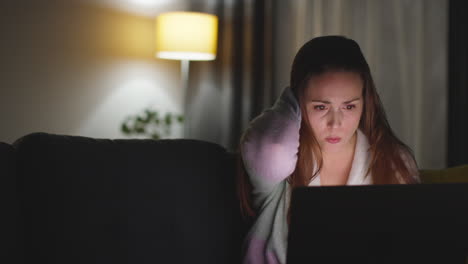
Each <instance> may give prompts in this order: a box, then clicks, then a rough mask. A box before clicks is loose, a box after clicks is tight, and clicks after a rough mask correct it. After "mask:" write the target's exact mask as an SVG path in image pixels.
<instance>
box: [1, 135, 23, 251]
mask: <svg viewBox="0 0 468 264" xmlns="http://www.w3.org/2000/svg"><path fill="white" fill-rule="evenodd" d="M15 163H16V154H15V149H14V148H13V147H12V146H11V145H9V144H6V143H2V142H0V208H1V217H0V219H1V220H0V226H1V228H0V230H1V231H0V237H1V238H0V241H1V243H0V257H1V258H2V259H8V258H14V257H15V256H17V252H15V250H16V248H17V242H18V241H17V240H16V238H17V237H18V235H19V234H18V231H19V230H18V225H17V221H18V219H17V218H18V216H19V214H18V213H19V212H18V199H17V197H16V183H15V182H16V178H15V177H16V171H15V168H16V167H15Z"/></svg>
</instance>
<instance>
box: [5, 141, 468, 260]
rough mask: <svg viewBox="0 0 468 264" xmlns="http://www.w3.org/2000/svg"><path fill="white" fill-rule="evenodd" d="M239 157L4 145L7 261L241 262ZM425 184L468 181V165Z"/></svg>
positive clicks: (172, 149)
mask: <svg viewBox="0 0 468 264" xmlns="http://www.w3.org/2000/svg"><path fill="white" fill-rule="evenodd" d="M235 159H236V157H235V155H234V154H233V153H229V152H227V151H226V150H225V149H224V148H222V147H220V146H218V145H216V144H213V143H208V142H203V141H197V140H185V139H177V140H158V141H154V140H143V139H135V140H109V139H92V138H86V137H77V136H62V135H51V134H45V133H34V134H30V135H27V136H24V137H22V138H20V139H18V140H17V141H16V142H15V143H14V144H13V145H9V144H5V143H0V176H1V178H0V179H1V182H0V188H1V190H0V191H1V192H0V193H1V195H2V196H1V201H2V209H3V210H2V217H1V219H2V225H1V226H2V233H1V240H0V241H2V245H0V246H1V257H2V263H67V264H68V263H87V264H88V263H139V264H143V263H239V262H240V252H241V245H242V240H243V237H244V236H245V234H246V231H247V228H248V226H247V224H246V223H245V222H244V221H243V219H242V217H241V215H240V210H239V202H238V200H237V196H236V193H235V186H236V184H235V171H236V169H235V164H236V162H235ZM421 177H422V180H423V182H424V183H441V182H468V166H466V165H465V166H460V167H455V168H449V169H444V170H422V171H421ZM7 258H9V259H10V260H9V261H7V262H5V261H3V260H5V259H7Z"/></svg>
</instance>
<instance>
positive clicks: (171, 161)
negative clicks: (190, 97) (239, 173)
mask: <svg viewBox="0 0 468 264" xmlns="http://www.w3.org/2000/svg"><path fill="white" fill-rule="evenodd" d="M14 145H15V147H16V148H17V152H18V164H19V175H18V178H19V182H18V184H19V192H20V195H21V197H22V199H21V204H22V209H23V217H24V221H25V222H24V223H25V250H26V251H27V252H28V253H27V254H26V255H27V256H28V257H30V259H28V260H29V261H31V262H32V261H34V262H41V261H45V262H47V263H185V262H195V263H238V262H239V255H240V246H241V242H242V237H243V235H244V232H245V230H244V228H243V226H242V223H241V217H240V214H239V206H238V201H237V199H236V195H235V184H234V171H235V170H234V167H233V166H234V161H233V160H232V156H231V155H230V154H229V153H227V152H226V150H225V149H223V148H222V147H220V146H218V145H216V144H213V143H208V142H202V141H196V140H183V139H180V140H158V141H154V140H141V139H135V140H109V139H92V138H86V137H77V136H62V135H51V134H45V133H35V134H30V135H27V136H25V137H23V138H21V139H19V140H18V141H17V142H15V144H14ZM28 260H27V261H26V262H29V261H28Z"/></svg>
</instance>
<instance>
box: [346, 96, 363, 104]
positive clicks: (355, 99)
mask: <svg viewBox="0 0 468 264" xmlns="http://www.w3.org/2000/svg"><path fill="white" fill-rule="evenodd" d="M359 99H361V97H356V98H354V99H352V100H349V101H346V102H344V103H345V104H349V103H352V102H354V101H357V100H359Z"/></svg>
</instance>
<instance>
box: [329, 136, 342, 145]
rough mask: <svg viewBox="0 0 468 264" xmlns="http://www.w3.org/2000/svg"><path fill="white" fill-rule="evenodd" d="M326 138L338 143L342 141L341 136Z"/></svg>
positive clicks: (330, 141)
mask: <svg viewBox="0 0 468 264" xmlns="http://www.w3.org/2000/svg"><path fill="white" fill-rule="evenodd" d="M325 140H326V141H327V142H328V143H331V144H336V143H338V142H340V141H341V138H339V137H327V138H325Z"/></svg>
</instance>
